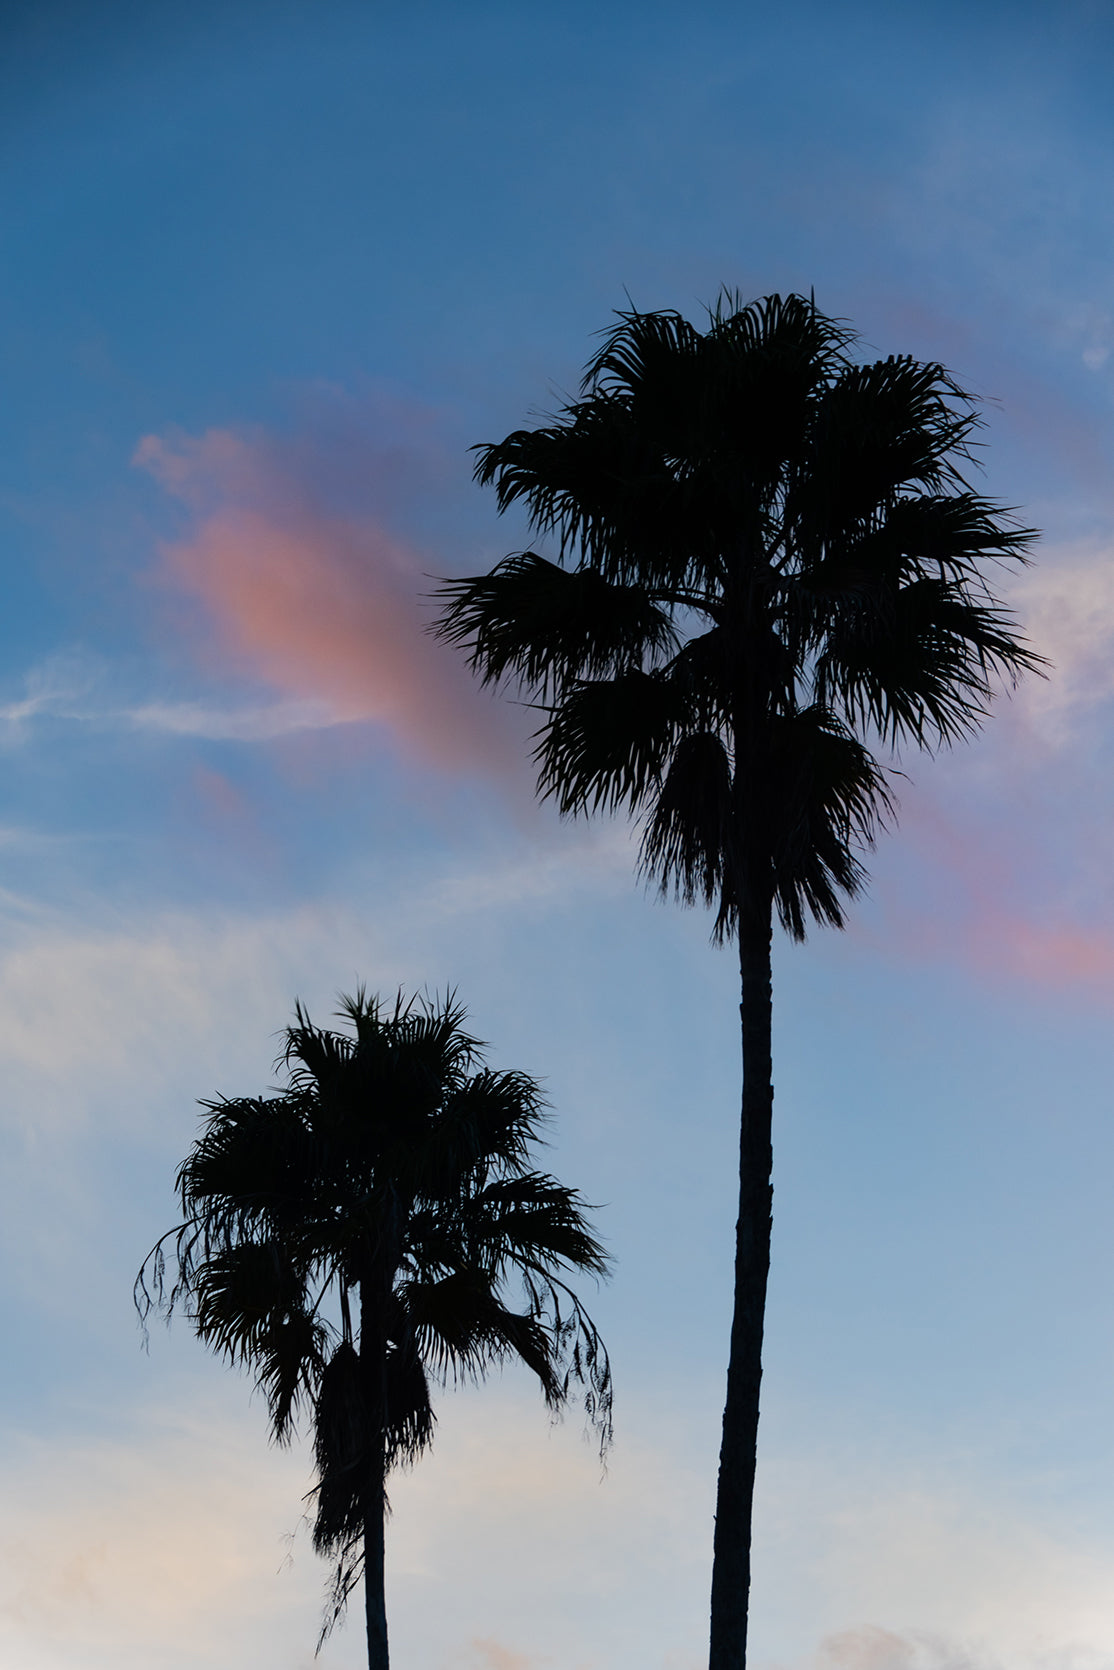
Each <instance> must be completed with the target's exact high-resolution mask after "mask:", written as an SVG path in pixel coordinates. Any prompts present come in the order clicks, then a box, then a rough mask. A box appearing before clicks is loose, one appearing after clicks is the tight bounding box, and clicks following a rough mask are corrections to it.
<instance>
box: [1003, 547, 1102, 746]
mask: <svg viewBox="0 0 1114 1670" xmlns="http://www.w3.org/2000/svg"><path fill="white" fill-rule="evenodd" d="M1010 592H1011V599H1010V600H1011V603H1012V604H1013V606H1014V607H1015V608H1016V610H1017V613H1018V615H1019V617H1020V620H1021V623H1022V626H1023V629H1024V631H1025V633H1026V635H1027V637H1028V638H1029V640H1030V642H1031V643H1032V645H1033V647H1034V649H1036V650H1037V651H1038V653H1039V654H1041V655H1044V656H1045V657H1047V659H1048V660H1049V661H1050V662H1051V663H1052V665H1051V667H1050V669H1049V672H1048V677H1047V678H1046V679H1038V678H1028V679H1025V680H1024V682H1023V683H1022V685H1021V686H1020V689H1019V692H1018V697H1017V701H1018V704H1019V708H1020V711H1021V712H1022V713H1023V714H1024V715H1025V716H1026V717H1027V718H1028V719H1029V722H1030V723H1031V725H1032V726H1033V727H1034V729H1035V730H1036V732H1037V734H1038V736H1040V738H1041V739H1042V740H1043V741H1044V742H1045V743H1046V744H1048V745H1049V746H1052V747H1062V746H1065V745H1066V744H1068V743H1070V742H1071V740H1072V739H1073V738H1074V736H1075V735H1076V732H1077V730H1078V728H1079V726H1080V725H1081V724H1082V723H1083V722H1084V721H1085V720H1086V718H1087V716H1088V715H1089V714H1091V713H1093V712H1094V711H1095V710H1096V709H1098V708H1100V707H1102V706H1104V705H1105V704H1106V703H1107V702H1109V701H1110V700H1111V698H1114V548H1112V547H1111V546H1109V545H1106V544H1099V545H1088V546H1081V547H1074V548H1069V549H1066V550H1062V551H1049V552H1043V553H1042V555H1041V560H1040V562H1039V563H1037V564H1035V565H1034V567H1032V568H1031V569H1027V570H1025V572H1024V573H1023V574H1021V575H1020V576H1019V577H1018V578H1017V580H1016V581H1015V582H1014V583H1013V585H1012V586H1011V588H1010Z"/></svg>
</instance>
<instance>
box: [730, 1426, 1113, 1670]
mask: <svg viewBox="0 0 1114 1670" xmlns="http://www.w3.org/2000/svg"><path fill="white" fill-rule="evenodd" d="M917 1473H918V1469H917V1468H916V1467H914V1466H913V1465H908V1464H907V1465H905V1466H902V1465H901V1464H900V1463H895V1464H891V1465H889V1466H884V1465H880V1464H879V1463H877V1462H875V1464H874V1465H871V1464H870V1463H869V1462H867V1461H866V1459H865V1458H864V1457H863V1456H861V1455H860V1456H858V1457H854V1458H853V1457H851V1456H847V1455H845V1456H843V1457H829V1458H826V1459H825V1458H815V1457H813V1458H808V1459H807V1460H806V1458H804V1457H796V1458H793V1457H788V1456H784V1455H783V1456H781V1457H780V1458H775V1459H772V1460H770V1461H769V1462H768V1464H767V1467H766V1469H765V1471H764V1473H763V1477H762V1486H761V1493H760V1506H759V1523H760V1524H761V1525H764V1526H765V1527H766V1530H767V1535H766V1537H765V1538H764V1539H763V1546H762V1547H761V1548H760V1550H759V1555H758V1559H757V1561H756V1579H755V1582H756V1589H755V1596H756V1611H757V1615H758V1618H759V1621H760V1634H761V1636H762V1646H761V1649H760V1651H759V1652H758V1654H757V1659H758V1662H759V1663H760V1664H762V1665H763V1666H766V1665H769V1666H771V1670H772V1664H773V1662H775V1661H776V1662H778V1663H780V1664H784V1663H785V1661H786V1659H791V1662H792V1663H793V1664H794V1665H795V1666H797V1667H799V1670H806V1667H807V1670H1002V1667H1005V1666H1008V1667H1009V1670H1100V1667H1101V1670H1110V1666H1112V1665H1114V1593H1112V1591H1111V1586H1110V1576H1109V1574H1110V1569H1111V1564H1112V1561H1114V1538H1111V1539H1110V1540H1109V1541H1104V1539H1103V1537H1102V1535H1101V1533H1098V1534H1095V1535H1094V1536H1093V1537H1092V1538H1091V1539H1088V1538H1085V1537H1083V1536H1081V1535H1079V1533H1078V1531H1077V1530H1075V1529H1074V1527H1073V1526H1072V1525H1071V1524H1070V1522H1069V1521H1067V1520H1066V1519H1065V1518H1064V1516H1063V1514H1062V1513H1060V1512H1058V1511H1057V1509H1056V1507H1055V1505H1054V1504H1053V1505H1049V1506H1047V1507H1046V1509H1045V1511H1044V1512H1043V1513H1042V1511H1041V1504H1039V1503H1038V1502H1036V1501H1034V1500H1028V1501H1025V1500H1023V1499H1021V1498H1019V1497H1018V1496H1017V1495H1012V1494H1007V1493H1005V1492H1003V1491H1002V1490H1001V1489H1000V1487H998V1486H996V1485H995V1484H994V1482H993V1481H991V1480H988V1479H985V1478H982V1479H980V1478H979V1476H978V1471H977V1469H972V1468H971V1466H970V1462H969V1459H968V1460H967V1462H966V1464H965V1462H964V1459H963V1458H961V1457H958V1456H953V1457H942V1456H937V1457H936V1458H935V1459H934V1464H933V1468H932V1476H931V1478H924V1477H917V1476H916V1475H917ZM810 1634H811V1637H812V1641H813V1642H815V1641H817V1639H818V1638H819V1640H820V1644H819V1647H817V1648H815V1649H814V1648H812V1647H811V1646H809V1645H808V1644H807V1641H808V1636H809V1635H810ZM794 1637H796V1643H797V1645H796V1648H795V1650H792V1651H787V1649H788V1648H789V1645H790V1643H791V1642H792V1641H793V1638H794Z"/></svg>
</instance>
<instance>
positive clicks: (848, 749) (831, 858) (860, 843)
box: [770, 706, 893, 939]
mask: <svg viewBox="0 0 1114 1670" xmlns="http://www.w3.org/2000/svg"><path fill="white" fill-rule="evenodd" d="M770 807H771V818H772V823H773V828H772V839H771V846H772V850H773V853H774V855H775V856H774V865H773V879H774V901H775V904H776V906H777V911H778V915H779V917H780V919H781V923H782V926H783V927H784V928H785V930H786V932H787V933H788V934H789V935H790V936H791V937H792V938H793V939H804V937H805V929H806V926H807V923H808V920H809V918H810V917H811V918H812V919H813V920H815V921H817V922H821V923H825V922H826V923H829V924H831V926H833V927H837V928H839V927H842V926H843V901H844V900H845V899H848V898H853V897H854V896H855V894H856V893H858V892H859V891H860V889H861V888H862V885H863V883H864V881H865V880H866V874H865V871H864V870H863V867H862V864H861V862H860V858H859V854H860V853H863V852H865V851H867V850H868V849H869V848H870V847H871V846H873V844H874V837H875V832H876V830H877V828H878V825H879V823H881V822H884V821H885V820H886V819H887V818H888V817H890V816H891V815H892V812H893V801H892V798H891V796H890V792H889V788H888V786H887V783H886V779H885V777H884V775H883V773H882V771H881V769H880V768H879V766H878V763H877V761H876V760H875V759H874V757H873V756H872V755H871V753H870V751H869V750H868V749H867V748H865V747H864V746H863V744H862V743H861V742H859V741H858V739H857V738H856V737H855V736H853V735H852V733H851V732H850V731H849V730H848V729H847V727H846V726H845V725H843V724H842V723H841V722H840V721H839V720H838V719H837V718H836V717H835V715H834V714H832V713H831V712H829V711H828V710H827V709H825V708H823V707H820V706H814V707H810V708H806V709H804V710H803V711H801V712H799V713H795V714H792V715H787V716H784V717H782V718H780V719H778V721H777V723H776V724H775V726H774V728H773V745H772V760H771V793H770Z"/></svg>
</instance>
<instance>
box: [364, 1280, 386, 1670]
mask: <svg viewBox="0 0 1114 1670" xmlns="http://www.w3.org/2000/svg"><path fill="white" fill-rule="evenodd" d="M380 1286H381V1283H379V1282H376V1281H375V1280H374V1278H372V1279H369V1280H365V1281H363V1282H361V1283H360V1366H361V1368H362V1370H363V1381H364V1397H365V1399H366V1402H367V1407H368V1411H369V1422H368V1425H369V1428H370V1432H369V1439H368V1456H367V1467H366V1471H365V1473H364V1490H363V1504H362V1506H363V1515H364V1612H365V1616H366V1619H367V1662H368V1670H389V1667H390V1656H389V1654H388V1651H387V1597H386V1587H385V1574H384V1555H385V1545H386V1535H385V1531H386V1526H385V1518H386V1511H387V1497H386V1477H385V1465H384V1463H385V1455H384V1450H385V1442H384V1437H385V1431H386V1424H387V1398H386V1390H387V1388H386V1365H387V1336H386V1330H385V1328H384V1325H383V1296H382V1293H381V1292H380V1291H379V1290H378V1289H379V1287H380Z"/></svg>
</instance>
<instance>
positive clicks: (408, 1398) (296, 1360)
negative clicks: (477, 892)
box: [136, 990, 611, 1670]
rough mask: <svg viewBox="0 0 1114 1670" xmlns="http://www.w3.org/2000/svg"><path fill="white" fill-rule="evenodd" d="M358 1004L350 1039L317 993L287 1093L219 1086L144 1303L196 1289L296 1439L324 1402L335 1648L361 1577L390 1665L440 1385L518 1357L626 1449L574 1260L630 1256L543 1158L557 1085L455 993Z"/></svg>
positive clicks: (297, 1043)
mask: <svg viewBox="0 0 1114 1670" xmlns="http://www.w3.org/2000/svg"><path fill="white" fill-rule="evenodd" d="M340 1013H341V1015H342V1016H343V1017H344V1018H346V1019H347V1020H348V1021H349V1022H350V1023H351V1031H350V1032H341V1033H338V1032H331V1031H327V1030H324V1029H320V1028H318V1027H315V1026H314V1025H313V1024H312V1023H311V1022H310V1020H309V1017H308V1016H307V1015H306V1013H305V1011H304V1010H303V1009H302V1007H301V1006H300V1005H299V1006H298V1008H297V1010H296V1025H294V1026H292V1027H289V1028H288V1029H287V1032H286V1047H285V1050H284V1053H283V1056H282V1058H281V1059H282V1061H283V1063H284V1064H285V1066H286V1068H287V1069H288V1078H289V1083H288V1085H287V1088H286V1089H285V1090H283V1091H281V1093H279V1094H277V1095H274V1096H271V1097H267V1098H255V1097H242V1098H236V1099H233V1100H225V1099H221V1100H218V1101H214V1102H204V1103H202V1106H203V1107H205V1108H207V1109H208V1117H207V1119H206V1122H205V1128H204V1130H203V1133H202V1135H201V1136H200V1137H199V1139H198V1141H197V1142H196V1144H195V1145H194V1147H193V1149H192V1151H191V1152H190V1154H189V1156H188V1158H187V1159H186V1161H185V1162H184V1164H183V1165H182V1167H181V1169H180V1170H179V1173H178V1178H177V1185H176V1186H177V1191H178V1194H179V1198H180V1200H181V1204H182V1217H183V1221H182V1223H181V1224H180V1225H179V1226H178V1227H177V1228H176V1229H173V1230H171V1231H170V1232H169V1233H168V1235H166V1236H164V1237H162V1239H161V1240H160V1241H159V1242H158V1244H157V1245H156V1247H155V1248H154V1249H153V1251H152V1252H151V1253H150V1254H149V1255H148V1258H147V1260H146V1261H145V1263H144V1266H143V1269H142V1270H141V1271H140V1275H139V1278H138V1281H137V1287H136V1298H137V1303H138V1305H139V1308H140V1312H141V1314H142V1315H143V1316H144V1317H146V1316H147V1315H148V1314H149V1312H150V1310H151V1308H152V1307H153V1306H159V1307H161V1308H162V1309H163V1310H164V1311H165V1312H166V1313H167V1314H168V1315H169V1314H170V1313H171V1312H172V1311H173V1310H174V1309H175V1308H176V1307H177V1306H179V1305H182V1306H184V1307H185V1308H186V1310H187V1313H188V1315H189V1318H190V1321H191V1323H192V1325H193V1327H194V1329H195V1331H196V1333H197V1335H198V1337H199V1338H200V1339H202V1340H203V1341H204V1342H205V1343H206V1344H207V1345H209V1346H211V1347H212V1348H213V1349H214V1350H215V1351H217V1352H219V1353H221V1354H223V1355H224V1356H226V1357H227V1358H228V1359H229V1360H230V1361H231V1362H233V1363H236V1364H242V1365H244V1366H247V1367H248V1368H250V1369H251V1370H252V1371H253V1372H254V1374H255V1376H256V1382H257V1385H258V1386H259V1388H260V1390H261V1391H262V1392H263V1393H264V1395H265V1397H266V1400H267V1408H268V1413H269V1416H270V1421H271V1427H272V1431H273V1434H274V1436H275V1438H276V1439H277V1440H278V1441H279V1442H280V1443H285V1442H287V1441H289V1439H290V1437H291V1435H292V1433H293V1430H294V1424H295V1419H296V1416H297V1414H298V1411H299V1408H300V1407H301V1406H305V1407H306V1408H308V1409H309V1410H310V1412H311V1415H312V1425H313V1435H314V1454H315V1461H316V1469H317V1486H316V1490H315V1492H314V1496H315V1508H316V1513H315V1522H314V1527H313V1543H314V1547H315V1548H316V1550H317V1551H318V1552H319V1553H321V1554H324V1555H327V1556H329V1557H331V1558H332V1559H333V1560H335V1562H336V1566H335V1574H334V1578H333V1583H332V1591H331V1602H330V1608H329V1610H328V1612H327V1614H326V1619H325V1624H324V1627H323V1629H322V1632H321V1641H323V1640H324V1639H325V1636H326V1635H327V1634H328V1632H329V1630H330V1629H331V1627H332V1625H333V1623H335V1622H336V1620H337V1619H338V1618H339V1617H340V1615H341V1613H342V1612H343V1610H344V1607H345V1604H346V1601H347V1598H348V1595H349V1593H350V1591H351V1590H352V1588H353V1587H354V1585H355V1584H356V1583H357V1582H358V1581H359V1579H360V1577H361V1575H362V1577H363V1579H364V1589H365V1601H366V1619H367V1642H368V1664H369V1666H370V1670H387V1666H388V1649H387V1617H386V1608H385V1601H384V1570H383V1562H384V1519H385V1513H386V1506H387V1503H386V1494H385V1485H386V1479H387V1476H388V1474H389V1473H390V1471H391V1469H392V1468H393V1467H396V1466H398V1465H399V1464H400V1463H406V1462H411V1461H413V1460H414V1459H416V1457H417V1456H418V1455H420V1454H421V1453H422V1451H423V1450H424V1449H426V1448H427V1447H428V1445H429V1444H430V1442H431V1440H432V1437H433V1425H434V1415H433V1410H432V1407H431V1403H430V1380H431V1378H432V1379H434V1380H439V1381H440V1382H442V1383H444V1382H445V1380H446V1379H448V1378H452V1379H454V1380H455V1379H457V1378H460V1377H464V1378H477V1377H482V1376H483V1375H484V1373H485V1372H486V1371H487V1369H488V1368H490V1367H491V1366H492V1365H493V1364H497V1363H502V1362H504V1361H507V1360H509V1359H513V1358H518V1359H519V1360H521V1361H522V1362H524V1363H525V1364H526V1365H527V1367H529V1368H530V1369H532V1370H533V1372H534V1374H535V1375H536V1376H537V1378H538V1380H539V1382H540V1384H541V1388H542V1393H543V1395H544V1398H545V1401H546V1403H547V1405H548V1406H549V1408H550V1409H551V1410H554V1411H557V1410H559V1409H560V1408H561V1407H562V1406H563V1405H564V1404H565V1403H566V1402H567V1400H568V1397H569V1392H570V1385H571V1382H572V1381H574V1380H576V1381H579V1382H580V1384H581V1386H582V1388H583V1394H584V1401H585V1404H586V1407H587V1412H588V1414H589V1416H590V1418H591V1420H592V1421H593V1423H594V1425H595V1427H596V1429H597V1431H598V1433H599V1437H600V1442H601V1448H602V1447H604V1446H606V1444H607V1442H608V1441H609V1439H610V1431H611V1376H610V1366H609V1363H608V1358H607V1352H606V1349H605V1347H604V1345H603V1342H602V1340H601V1339H600V1336H599V1334H598V1332H597V1330H596V1328H595V1325H594V1324H593V1322H592V1321H591V1318H590V1317H589V1316H588V1315H587V1313H586V1312H585V1310H584V1308H583V1306H582V1305H581V1303H580V1300H579V1299H578V1298H577V1296H576V1294H575V1293H574V1292H573V1291H572V1289H571V1288H570V1287H569V1286H568V1285H567V1284H566V1282H565V1280H564V1273H565V1272H568V1271H581V1272H585V1273H587V1274H589V1275H592V1276H595V1277H600V1276H603V1275H604V1274H606V1271H607V1258H606V1256H605V1254H604V1251H603V1248H602V1246H601V1245H600V1243H599V1241H598V1240H596V1239H595V1237H594V1236H593V1235H592V1233H591V1232H590V1230H589V1228H588V1225H587V1222H586V1218H585V1208H584V1203H583V1201H582V1200H581V1198H580V1196H579V1195H578V1194H577V1193H576V1192H575V1191H574V1190H571V1189H566V1188H564V1187H562V1186H561V1185H560V1184H559V1183H558V1182H556V1180H555V1179H554V1178H552V1177H549V1176H546V1175H544V1174H542V1173H540V1172H537V1171H533V1170H531V1169H530V1150H531V1145H532V1144H533V1143H534V1142H535V1141H537V1139H538V1137H539V1132H540V1127H541V1124H542V1121H543V1117H544V1109H545V1103H544V1100H543V1097H542V1095H541V1091H540V1088H539V1085H538V1083H537V1081H536V1080H535V1079H532V1078H530V1077H528V1076H527V1075H526V1074H525V1073H519V1072H495V1071H493V1070H492V1069H491V1068H489V1067H486V1066H485V1065H484V1064H483V1046H482V1045H481V1044H479V1043H478V1042H477V1040H476V1039H474V1038H472V1037H470V1036H469V1035H468V1034H467V1033H466V1032H465V1030H464V1026H463V1022H464V1019H465V1013H464V1010H463V1009H462V1008H461V1007H460V1006H459V1005H458V1004H457V1003H456V1002H455V1000H454V999H453V998H452V997H451V996H447V997H446V998H445V1000H444V1001H443V1002H441V1003H437V1002H431V1001H427V1000H422V999H418V1000H413V999H412V1000H410V1001H409V1002H406V1001H404V1000H403V998H402V996H401V994H400V996H399V997H398V999H397V1000H396V1001H395V1003H394V1005H393V1006H392V1007H389V1008H386V1007H384V1006H383V1005H382V1004H381V1003H380V1002H379V1000H378V999H376V998H371V997H368V996H367V995H366V994H365V993H364V992H363V991H362V990H361V991H359V992H358V993H357V994H356V996H355V997H352V998H345V999H343V1000H342V1008H341V1011H340ZM167 1243H171V1244H172V1255H171V1256H172V1263H173V1266H174V1269H173V1274H168V1272H167V1269H166V1262H167V1259H166V1252H167ZM515 1293H518V1294H520V1298H519V1300H518V1306H519V1308H514V1307H513V1304H512V1300H513V1298H514V1295H515ZM321 1641H319V1643H318V1645H319V1646H320V1644H321Z"/></svg>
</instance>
